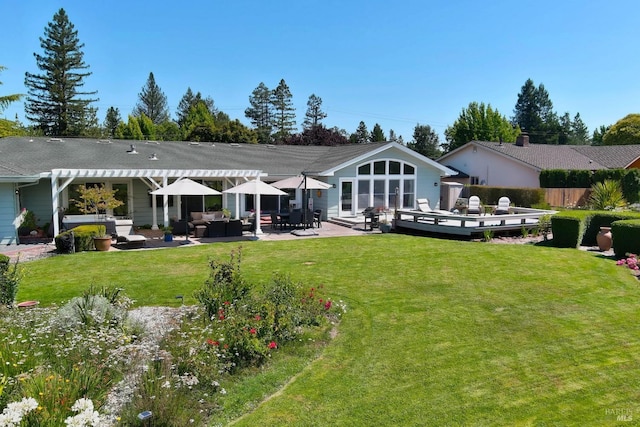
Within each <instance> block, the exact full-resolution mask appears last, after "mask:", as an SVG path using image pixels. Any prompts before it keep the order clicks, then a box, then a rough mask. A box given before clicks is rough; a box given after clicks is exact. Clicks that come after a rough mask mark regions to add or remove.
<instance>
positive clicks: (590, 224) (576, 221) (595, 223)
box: [551, 211, 640, 249]
mask: <svg viewBox="0 0 640 427" xmlns="http://www.w3.org/2000/svg"><path fill="white" fill-rule="evenodd" d="M627 219H635V220H640V213H636V212H612V211H563V212H559V213H557V214H555V215H553V216H552V217H551V232H552V233H553V241H552V244H553V245H554V246H556V247H559V248H577V247H579V246H595V245H597V242H596V236H597V235H598V232H599V231H600V227H612V224H613V223H614V222H616V221H620V220H627ZM612 234H613V231H612ZM614 242H615V236H614ZM616 244H617V243H614V246H615V245H616ZM614 249H615V248H614Z"/></svg>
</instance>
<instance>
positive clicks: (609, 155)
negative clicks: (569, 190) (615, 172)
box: [438, 134, 640, 188]
mask: <svg viewBox="0 0 640 427" xmlns="http://www.w3.org/2000/svg"><path fill="white" fill-rule="evenodd" d="M438 162H439V163H441V164H442V165H445V166H447V167H449V168H450V169H453V170H455V171H459V172H461V174H460V175H467V176H468V178H467V179H466V180H464V179H460V177H459V176H456V177H455V178H454V179H455V180H456V181H459V182H462V183H464V184H474V185H491V186H494V187H529V188H539V187H540V172H541V171H542V170H545V169H567V170H571V169H580V170H591V171H593V170H597V169H617V168H622V169H629V168H640V145H609V146H591V145H546V144H530V143H529V137H528V135H526V134H523V135H521V136H520V137H518V139H517V141H516V143H515V144H510V143H500V142H488V141H471V142H469V143H467V144H465V145H463V146H462V147H459V148H457V149H455V150H453V151H451V152H450V153H447V154H445V155H443V156H442V157H440V158H439V159H438Z"/></svg>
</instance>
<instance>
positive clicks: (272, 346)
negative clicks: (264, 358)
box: [269, 341, 278, 349]
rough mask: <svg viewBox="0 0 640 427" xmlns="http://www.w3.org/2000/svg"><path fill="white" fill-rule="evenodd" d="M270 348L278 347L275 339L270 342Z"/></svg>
mask: <svg viewBox="0 0 640 427" xmlns="http://www.w3.org/2000/svg"><path fill="white" fill-rule="evenodd" d="M269 348H271V349H273V348H278V344H276V342H275V341H271V342H270V343H269Z"/></svg>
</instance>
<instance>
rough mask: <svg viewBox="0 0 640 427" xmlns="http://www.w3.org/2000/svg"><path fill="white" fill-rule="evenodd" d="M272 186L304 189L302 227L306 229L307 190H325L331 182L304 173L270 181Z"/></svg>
mask: <svg viewBox="0 0 640 427" xmlns="http://www.w3.org/2000/svg"><path fill="white" fill-rule="evenodd" d="M271 185H273V186H274V187H277V188H301V189H303V190H304V200H303V203H304V206H305V209H304V229H305V230H306V229H307V223H308V221H307V210H308V209H307V208H306V206H307V205H308V204H309V202H308V200H309V194H308V192H307V190H326V189H329V188H331V187H333V186H332V185H331V184H327V183H326V182H322V181H318V180H317V179H315V178H311V177H309V176H306V175H298V176H292V177H289V178H285V179H281V180H280V181H276V182H274V183H272V184H271Z"/></svg>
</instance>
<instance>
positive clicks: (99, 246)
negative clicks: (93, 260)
mask: <svg viewBox="0 0 640 427" xmlns="http://www.w3.org/2000/svg"><path fill="white" fill-rule="evenodd" d="M93 244H94V245H95V247H96V250H97V251H103V252H104V251H108V250H109V249H110V248H111V237H94V238H93Z"/></svg>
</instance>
